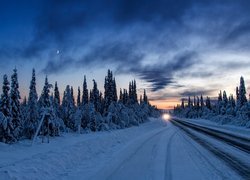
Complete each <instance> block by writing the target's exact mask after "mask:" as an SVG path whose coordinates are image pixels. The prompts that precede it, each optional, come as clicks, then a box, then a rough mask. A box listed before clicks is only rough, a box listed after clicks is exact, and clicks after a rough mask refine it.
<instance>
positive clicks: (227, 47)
mask: <svg viewBox="0 0 250 180" xmlns="http://www.w3.org/2000/svg"><path fill="white" fill-rule="evenodd" d="M0 3H1V6H0V22H1V27H0V70H1V76H2V75H3V74H5V73H6V74H8V75H10V74H11V73H12V69H13V68H14V67H15V66H16V67H17V68H18V71H19V81H20V89H21V92H22V96H24V95H25V94H27V92H28V87H29V82H30V78H31V70H32V68H33V67H34V68H35V69H36V71H37V80H38V91H39V93H40V90H41V88H42V84H43V81H44V77H45V75H48V77H49V81H50V82H51V83H54V82H55V81H58V84H59V87H60V91H61V93H62V91H63V90H64V88H65V86H66V85H67V84H70V85H72V86H74V88H75V91H76V88H77V86H82V80H83V75H84V74H86V75H87V79H88V82H89V83H88V86H89V87H91V88H92V82H91V81H92V79H93V78H94V79H96V80H97V82H98V86H99V88H100V89H103V81H104V76H105V74H106V71H107V69H111V70H113V71H114V74H115V76H116V79H117V83H118V87H119V88H120V87H121V88H127V85H128V82H129V81H130V80H132V79H134V78H135V79H137V82H138V88H139V89H143V88H146V89H147V91H148V93H149V95H150V98H151V100H152V103H153V104H157V105H158V106H160V107H163V108H167V107H168V106H172V105H173V104H176V103H177V102H178V101H179V99H180V98H182V97H186V96H188V95H200V94H204V95H209V96H216V95H217V93H218V91H219V90H224V89H225V90H227V91H228V93H234V88H235V86H236V85H238V83H239V78H240V76H241V75H243V76H244V77H245V80H246V84H247V85H249V86H250V59H249V58H250V11H249V9H250V2H249V1H247V0H237V1H234V0H220V1H218V0H217V1H216V0H202V1H201V0H200V1H198V0H159V1H149V0H138V1H133V0H116V1H112V0H102V1H100V0H91V1H90V0H85V1H80V0H36V1H28V0H23V1H17V0H15V1H14V0H3V1H1V2H0ZM58 52H59V53H58ZM0 82H2V80H1V81H0Z"/></svg>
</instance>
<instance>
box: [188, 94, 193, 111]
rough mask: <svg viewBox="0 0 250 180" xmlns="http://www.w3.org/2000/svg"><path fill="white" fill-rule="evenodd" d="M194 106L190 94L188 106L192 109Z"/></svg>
mask: <svg viewBox="0 0 250 180" xmlns="http://www.w3.org/2000/svg"><path fill="white" fill-rule="evenodd" d="M192 106H193V103H192V101H191V98H190V96H189V97H188V108H190V109H191V107H192Z"/></svg>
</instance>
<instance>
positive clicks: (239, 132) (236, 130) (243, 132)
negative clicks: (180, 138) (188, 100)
mask: <svg viewBox="0 0 250 180" xmlns="http://www.w3.org/2000/svg"><path fill="white" fill-rule="evenodd" d="M174 118H177V119H180V120H183V121H187V122H190V123H193V124H196V125H199V126H203V127H208V128H211V129H214V130H219V131H221V132H225V133H229V134H232V135H235V136H239V137H243V138H249V139H250V129H249V128H246V127H239V126H234V125H220V124H218V123H216V122H213V121H210V120H207V119H201V118H199V119H188V118H180V117H174Z"/></svg>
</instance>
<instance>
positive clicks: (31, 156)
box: [0, 119, 248, 180]
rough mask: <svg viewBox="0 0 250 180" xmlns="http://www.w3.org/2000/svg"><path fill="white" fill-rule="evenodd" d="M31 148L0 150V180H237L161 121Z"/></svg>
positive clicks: (21, 145) (20, 146)
mask: <svg viewBox="0 0 250 180" xmlns="http://www.w3.org/2000/svg"><path fill="white" fill-rule="evenodd" d="M31 144H32V142H31V141H30V140H22V141H19V142H18V143H16V144H12V145H7V144H4V143H1V144H0V159H1V161H0V177H1V179H4V180H5V179H6V180H8V179H192V180H195V179H241V177H240V176H239V175H237V174H236V173H235V172H234V171H233V170H232V169H231V168H230V167H228V166H227V165H226V164H225V163H224V162H223V161H221V160H219V159H218V158H217V157H215V156H214V155H213V154H211V153H210V152H209V151H208V150H207V149H205V148H204V147H202V146H201V145H199V144H198V143H196V142H195V141H194V140H192V139H191V138H190V137H189V136H187V135H186V134H185V133H184V132H183V131H182V130H180V129H179V128H178V127H175V126H174V125H172V124H171V123H170V122H169V121H165V120H162V119H151V120H150V121H149V122H146V123H144V124H141V125H140V126H138V127H137V126H136V127H130V128H127V129H120V130H112V131H105V132H95V133H89V134H77V133H64V134H62V136H60V137H54V138H51V140H50V143H41V139H38V140H37V141H36V143H35V144H33V146H31ZM223 146H224V145H223V143H222V145H220V144H219V143H218V147H219V148H220V147H223ZM245 158H248V156H246V157H245Z"/></svg>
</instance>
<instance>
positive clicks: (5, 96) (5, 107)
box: [0, 74, 16, 143]
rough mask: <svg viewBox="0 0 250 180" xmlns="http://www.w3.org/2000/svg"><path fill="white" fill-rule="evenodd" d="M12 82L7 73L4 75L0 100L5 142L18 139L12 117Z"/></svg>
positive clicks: (1, 135) (0, 134)
mask: <svg viewBox="0 0 250 180" xmlns="http://www.w3.org/2000/svg"><path fill="white" fill-rule="evenodd" d="M9 85H10V83H9V81H8V77H7V75H6V74H5V75H4V76H3V86H2V90H3V92H2V95H1V101H0V111H1V112H0V141H1V142H5V143H12V142H15V141H16V138H15V136H14V135H13V130H14V128H13V125H12V117H11V107H10V97H9V90H10V87H9Z"/></svg>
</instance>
